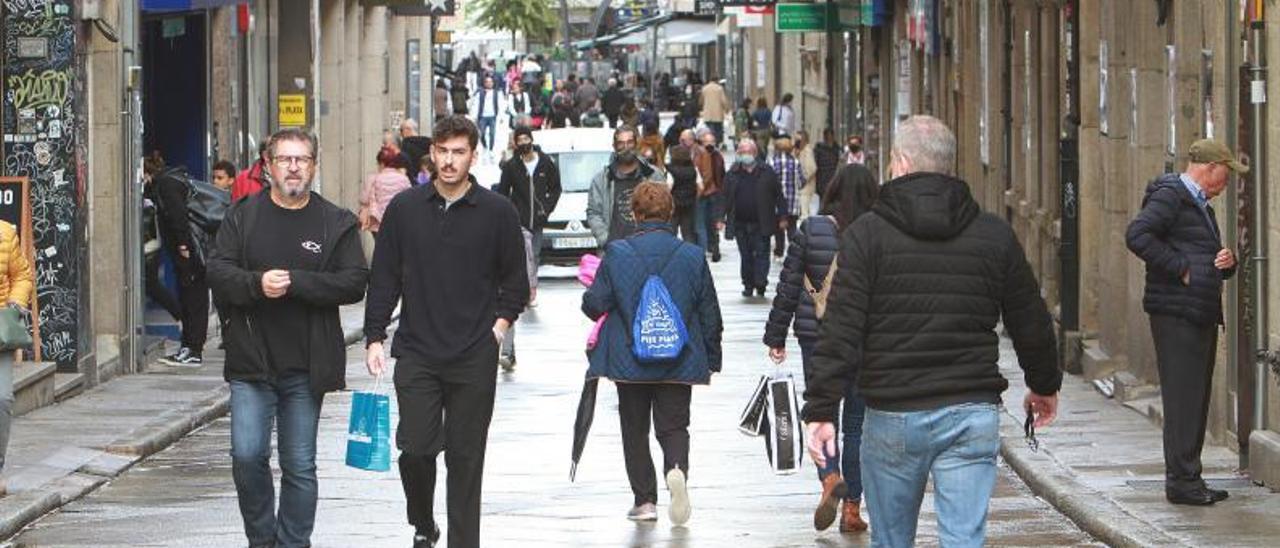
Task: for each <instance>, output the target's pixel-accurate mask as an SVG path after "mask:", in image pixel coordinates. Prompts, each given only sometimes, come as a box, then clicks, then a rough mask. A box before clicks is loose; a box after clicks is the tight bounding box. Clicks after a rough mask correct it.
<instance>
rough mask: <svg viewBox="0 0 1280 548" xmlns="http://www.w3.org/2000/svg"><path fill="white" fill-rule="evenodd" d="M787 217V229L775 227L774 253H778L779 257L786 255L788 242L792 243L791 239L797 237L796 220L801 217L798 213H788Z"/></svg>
mask: <svg viewBox="0 0 1280 548" xmlns="http://www.w3.org/2000/svg"><path fill="white" fill-rule="evenodd" d="M780 218H781V217H780ZM785 218H786V219H787V229H786V230H782V229H779V228H777V227H774V233H773V238H774V239H773V244H774V245H773V254H774V255H777V256H778V257H783V256H785V255H786V252H787V244H789V243H791V240H793V239H795V237H796V222H797V221H799V219H800V217H798V216H796V215H787V216H786V217H785Z"/></svg>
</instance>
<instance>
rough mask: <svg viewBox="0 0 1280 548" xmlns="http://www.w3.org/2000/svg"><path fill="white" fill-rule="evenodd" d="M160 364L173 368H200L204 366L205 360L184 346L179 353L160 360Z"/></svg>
mask: <svg viewBox="0 0 1280 548" xmlns="http://www.w3.org/2000/svg"><path fill="white" fill-rule="evenodd" d="M160 363H163V364H165V365H168V366H171V367H200V366H202V365H204V359H203V358H201V357H200V354H198V353H196V352H195V351H193V350H191V349H190V348H187V347H185V346H184V347H182V348H179V349H178V351H177V352H174V353H173V354H169V355H168V356H165V357H163V358H160Z"/></svg>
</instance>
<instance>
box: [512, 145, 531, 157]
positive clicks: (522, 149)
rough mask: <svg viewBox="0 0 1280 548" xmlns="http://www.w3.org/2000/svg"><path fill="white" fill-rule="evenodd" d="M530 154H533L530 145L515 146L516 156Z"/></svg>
mask: <svg viewBox="0 0 1280 548" xmlns="http://www.w3.org/2000/svg"><path fill="white" fill-rule="evenodd" d="M530 152H533V145H532V144H524V145H516V154H519V155H521V156H524V155H526V154H528V153H530Z"/></svg>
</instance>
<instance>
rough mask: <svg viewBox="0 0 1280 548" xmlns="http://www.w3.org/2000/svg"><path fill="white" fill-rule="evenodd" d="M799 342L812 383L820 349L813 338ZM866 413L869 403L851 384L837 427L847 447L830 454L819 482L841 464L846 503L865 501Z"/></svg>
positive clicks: (806, 379) (820, 472)
mask: <svg viewBox="0 0 1280 548" xmlns="http://www.w3.org/2000/svg"><path fill="white" fill-rule="evenodd" d="M796 340H797V342H799V343H800V361H801V363H803V364H804V371H805V382H806V383H807V382H808V380H809V374H808V373H809V363H810V360H812V359H813V351H814V349H815V348H816V347H817V346H818V341H817V340H814V339H796ZM866 414H867V403H866V401H864V400H863V399H862V396H859V395H858V386H857V385H856V384H854V383H852V382H851V383H849V386H847V387H845V390H844V406H843V408H842V411H841V413H840V420H839V423H838V424H837V425H836V428H839V429H840V433H841V434H843V437H844V448H843V449H842V450H841V449H837V451H836V454H834V455H828V457H829V458H830V460H829V461H828V462H829V463H830V464H829V465H828V467H827V468H820V469H818V479H819V480H821V479H822V478H825V477H827V474H830V473H832V472H836V471H837V470H836V462H839V463H840V465H839V466H840V471H841V472H842V475H843V478H844V485H845V487H848V488H849V494H848V495H846V496H845V500H851V501H857V500H861V499H862V462H861V461H862V420H863V418H864V417H865V416H866Z"/></svg>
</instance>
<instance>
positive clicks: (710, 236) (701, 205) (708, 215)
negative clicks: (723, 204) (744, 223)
mask: <svg viewBox="0 0 1280 548" xmlns="http://www.w3.org/2000/svg"><path fill="white" fill-rule="evenodd" d="M719 199H720V195H719V194H711V195H709V196H701V197H699V198H698V205H697V207H696V209H697V211H698V215H697V218H698V226H697V227H696V228H697V231H698V245H700V246H702V249H703V250H706V251H709V252H711V253H713V254H717V255H718V254H719V253H720V231H718V230H716V221H717V219H716V216H715V212H716V200H719Z"/></svg>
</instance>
